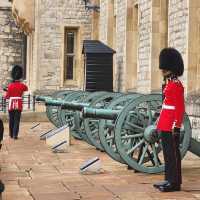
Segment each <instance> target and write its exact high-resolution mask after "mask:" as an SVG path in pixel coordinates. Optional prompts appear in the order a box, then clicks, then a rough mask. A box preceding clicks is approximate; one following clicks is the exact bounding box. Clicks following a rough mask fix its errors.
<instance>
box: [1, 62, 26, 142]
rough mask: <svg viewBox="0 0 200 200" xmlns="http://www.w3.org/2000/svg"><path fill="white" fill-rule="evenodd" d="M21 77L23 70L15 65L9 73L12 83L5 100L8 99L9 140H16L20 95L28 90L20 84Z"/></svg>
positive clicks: (19, 116)
mask: <svg viewBox="0 0 200 200" xmlns="http://www.w3.org/2000/svg"><path fill="white" fill-rule="evenodd" d="M22 76H23V69H22V67H20V66H19V65H15V66H14V67H13V69H12V71H11V77H12V79H13V81H12V82H11V83H10V84H9V85H8V88H7V92H6V95H5V98H7V99H9V103H8V112H9V135H10V137H11V138H14V139H17V138H18V132H19V124H20V118H21V112H22V107H23V105H22V95H23V93H24V92H25V91H27V90H28V87H27V86H26V85H25V84H24V83H22V82H20V79H21V78H22Z"/></svg>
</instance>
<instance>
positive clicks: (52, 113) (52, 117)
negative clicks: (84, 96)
mask: <svg viewBox="0 0 200 200" xmlns="http://www.w3.org/2000/svg"><path fill="white" fill-rule="evenodd" d="M72 93H74V91H71V90H64V91H57V92H55V93H53V95H52V98H55V99H58V98H61V99H64V98H65V97H66V96H68V95H69V94H72ZM58 110H59V106H50V105H49V106H47V107H46V114H47V117H48V119H49V121H50V122H51V123H53V124H54V125H55V126H56V127H61V126H62V124H61V123H60V121H59V119H58Z"/></svg>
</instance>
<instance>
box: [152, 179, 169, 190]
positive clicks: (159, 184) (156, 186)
mask: <svg viewBox="0 0 200 200" xmlns="http://www.w3.org/2000/svg"><path fill="white" fill-rule="evenodd" d="M167 183H168V181H166V180H165V181H162V182H159V183H155V184H153V187H155V188H156V189H158V188H159V187H160V186H163V185H166V184H167Z"/></svg>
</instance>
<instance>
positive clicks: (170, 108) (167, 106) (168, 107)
mask: <svg viewBox="0 0 200 200" xmlns="http://www.w3.org/2000/svg"><path fill="white" fill-rule="evenodd" d="M162 109H166V110H175V106H169V105H165V104H163V105H162Z"/></svg>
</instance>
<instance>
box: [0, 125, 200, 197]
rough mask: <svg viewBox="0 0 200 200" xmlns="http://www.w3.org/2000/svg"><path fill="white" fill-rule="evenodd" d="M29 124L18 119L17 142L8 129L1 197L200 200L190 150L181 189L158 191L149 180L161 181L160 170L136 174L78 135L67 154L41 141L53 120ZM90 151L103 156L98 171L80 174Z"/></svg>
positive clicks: (1, 155) (197, 167) (198, 171)
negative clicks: (42, 133) (50, 147)
mask: <svg viewBox="0 0 200 200" xmlns="http://www.w3.org/2000/svg"><path fill="white" fill-rule="evenodd" d="M5 126H6V127H7V124H5ZM32 126H33V123H23V124H21V130H20V138H19V140H17V141H14V140H11V139H10V138H9V137H8V135H7V128H6V131H5V138H4V146H3V149H2V151H1V152H0V166H1V172H0V176H1V179H2V180H3V182H4V183H5V185H6V190H5V192H4V193H3V196H2V199H3V200H137V199H141V200H143V199H144V200H151V199H157V200H159V199H166V200H169V199H186V200H192V199H200V159H199V158H198V157H196V156H194V155H192V154H190V153H188V154H187V156H186V158H185V159H184V161H183V186H182V191H181V192H172V193H160V192H158V191H156V190H155V189H154V188H153V187H152V184H153V183H155V182H157V181H159V180H162V178H163V175H162V174H161V175H149V174H142V173H134V172H133V171H130V170H127V169H126V166H124V165H121V164H119V163H117V162H115V161H113V160H112V159H110V158H109V157H108V156H107V155H106V154H105V153H102V152H99V151H97V150H96V149H94V148H93V147H91V146H89V145H87V144H86V143H85V142H83V141H78V140H72V146H71V148H70V151H69V153H60V154H58V153H57V154H55V153H52V152H51V151H50V149H48V147H47V146H46V145H45V142H44V141H41V140H39V135H40V133H41V132H42V131H44V130H48V129H49V128H50V127H51V124H49V123H42V124H40V126H38V127H37V128H35V129H34V131H32V130H31V129H30V128H31V127H32ZM94 156H99V157H100V159H101V161H102V167H103V169H102V173H100V174H93V175H82V174H80V173H79V167H80V165H81V164H82V163H83V162H84V161H85V160H86V159H89V158H92V157H94Z"/></svg>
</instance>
